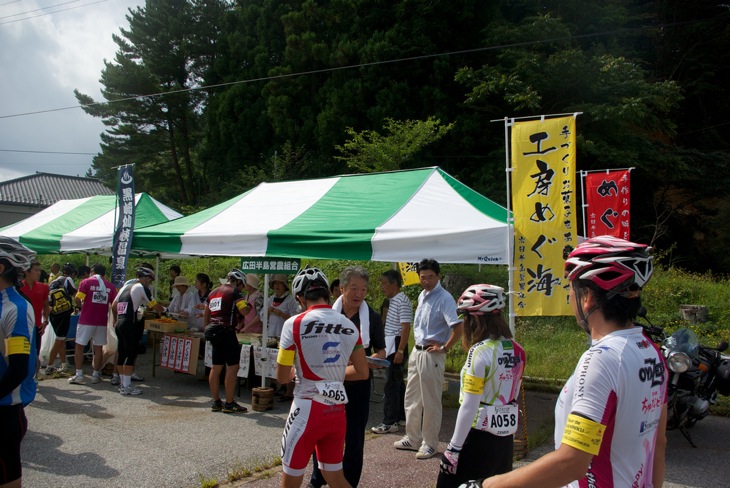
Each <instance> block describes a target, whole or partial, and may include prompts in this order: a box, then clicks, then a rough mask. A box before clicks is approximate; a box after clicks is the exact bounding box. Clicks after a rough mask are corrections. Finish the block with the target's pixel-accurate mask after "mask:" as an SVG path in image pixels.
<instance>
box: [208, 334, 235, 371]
mask: <svg viewBox="0 0 730 488" xmlns="http://www.w3.org/2000/svg"><path fill="white" fill-rule="evenodd" d="M209 327H210V326H209ZM206 332H207V334H206V337H207V338H208V340H209V341H210V345H211V346H212V348H213V357H212V361H213V365H214V366H220V365H222V364H225V365H227V366H233V365H234V364H238V363H239V362H240V361H241V344H239V343H238V337H236V331H235V330H233V329H232V328H230V327H225V326H220V327H216V328H215V329H214V333H211V329H210V328H209V329H207V330H206Z"/></svg>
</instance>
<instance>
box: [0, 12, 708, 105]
mask: <svg viewBox="0 0 730 488" xmlns="http://www.w3.org/2000/svg"><path fill="white" fill-rule="evenodd" d="M100 1H107V0H100ZM97 3H99V2H97ZM708 21H711V22H715V21H718V18H713V19H700V20H689V21H685V22H673V23H671V24H659V25H652V26H643V27H635V28H630V29H616V30H613V31H604V32H597V33H593V34H581V35H576V36H562V37H555V38H550V39H540V40H535V41H523V42H515V43H511V44H501V45H497V46H486V47H478V48H472V49H462V50H459V51H448V52H443V53H436V54H423V55H420V56H409V57H405V58H396V59H388V60H383V61H372V62H369V63H358V64H350V65H346V66H336V67H332V68H322V69H317V70H309V71H299V72H296V73H286V74H280V75H274V76H263V77H259V78H251V79H248V80H238V81H230V82H226V83H216V84H213V85H203V86H196V87H191V88H182V89H179V90H171V91H166V92H161V93H151V94H147V95H135V96H130V97H124V98H118V99H115V100H107V101H105V102H93V103H89V104H81V105H73V106H68V107H58V108H52V109H46V110H36V111H33V112H22V113H16V114H8V115H0V119H9V118H14V117H25V116H28V115H40V114H46V113H52V112H61V111H66V110H73V109H77V108H86V107H95V106H99V105H109V104H114V103H120V102H128V101H131V100H141V99H145V98H157V97H161V96H166V95H174V94H179V93H189V92H194V91H200V90H212V89H215V88H223V87H228V86H234V85H242V84H249V83H257V82H260V81H274V80H281V79H288V78H295V77H299V76H309V75H315V74H322V73H333V72H337V71H345V70H351V69H357V68H367V67H372V66H382V65H387V64H397V63H405V62H409V61H419V60H424V59H433V58H439V57H446V56H456V55H461V54H474V53H479V52H485V51H494V50H498V49H508V48H515V47H525V46H531V45H535V44H543V43H551V42H559V41H570V40H575V39H588V38H592V37H601V36H608V35H612V34H625V33H627V32H634V31H636V32H638V31H643V30H649V29H662V28H669V27H679V26H683V25H690V24H697V23H704V22H708ZM0 25H2V24H0Z"/></svg>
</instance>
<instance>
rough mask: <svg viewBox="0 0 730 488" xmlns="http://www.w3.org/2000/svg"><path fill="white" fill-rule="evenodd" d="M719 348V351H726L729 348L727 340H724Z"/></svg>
mask: <svg viewBox="0 0 730 488" xmlns="http://www.w3.org/2000/svg"><path fill="white" fill-rule="evenodd" d="M717 350H718V352H724V351H726V350H727V341H722V342H721V343H720V344H718V346H717Z"/></svg>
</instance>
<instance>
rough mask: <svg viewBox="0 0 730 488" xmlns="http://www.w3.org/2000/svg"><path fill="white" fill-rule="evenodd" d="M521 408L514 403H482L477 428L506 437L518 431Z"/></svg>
mask: <svg viewBox="0 0 730 488" xmlns="http://www.w3.org/2000/svg"><path fill="white" fill-rule="evenodd" d="M518 419H519V409H518V408H517V405H516V404H514V403H508V404H507V405H500V406H496V405H482V406H481V407H480V408H479V415H478V417H477V422H476V425H475V426H474V428H475V429H478V430H482V431H484V432H489V433H490V434H494V435H496V436H500V437H504V436H507V435H512V434H514V433H515V432H517V421H518Z"/></svg>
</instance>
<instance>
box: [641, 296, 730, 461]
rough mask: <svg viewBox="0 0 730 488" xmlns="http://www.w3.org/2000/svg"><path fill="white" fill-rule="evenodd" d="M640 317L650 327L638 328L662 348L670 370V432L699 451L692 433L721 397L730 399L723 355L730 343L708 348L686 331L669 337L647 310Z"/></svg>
mask: <svg viewBox="0 0 730 488" xmlns="http://www.w3.org/2000/svg"><path fill="white" fill-rule="evenodd" d="M638 315H639V317H641V318H642V319H644V320H646V322H647V323H648V325H647V324H643V323H637V325H640V326H641V327H643V328H644V332H645V334H646V335H647V336H648V337H649V339H651V340H652V341H653V342H654V343H655V344H657V345H659V346H660V348H661V351H662V355H663V356H664V359H665V361H666V364H667V368H668V369H669V385H668V391H667V396H668V399H667V415H668V417H667V429H670V430H671V429H679V431H680V432H682V434H683V435H684V437H685V438H686V439H687V440H688V441H689V443H690V444H691V445H692V447H697V446H696V445H695V443H694V442H693V441H692V436H691V435H690V433H689V431H688V429H689V428H691V427H692V426H693V425H695V424H696V423H697V422H698V421H700V420H702V419H703V418H705V417H706V416H707V415H709V413H710V406H711V405H714V404H715V403H717V396H718V394H719V395H724V396H728V395H730V358H728V357H726V356H723V355H722V353H723V352H724V351H725V350H727V348H728V343H727V342H726V341H722V342H721V343H720V344H719V345H718V346H717V347H708V346H704V345H702V344H700V343H699V341H698V339H697V335H696V334H695V333H694V332H693V331H691V330H689V329H686V328H684V327H681V328H679V329H677V330H676V331H675V332H674V333H673V334H672V335H671V336H669V337H666V335H665V333H664V329H663V328H662V327H658V326H655V325H654V324H652V323H651V322H650V321H649V319H648V318H647V317H646V309H645V308H644V307H641V309H640V310H639V313H638Z"/></svg>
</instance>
